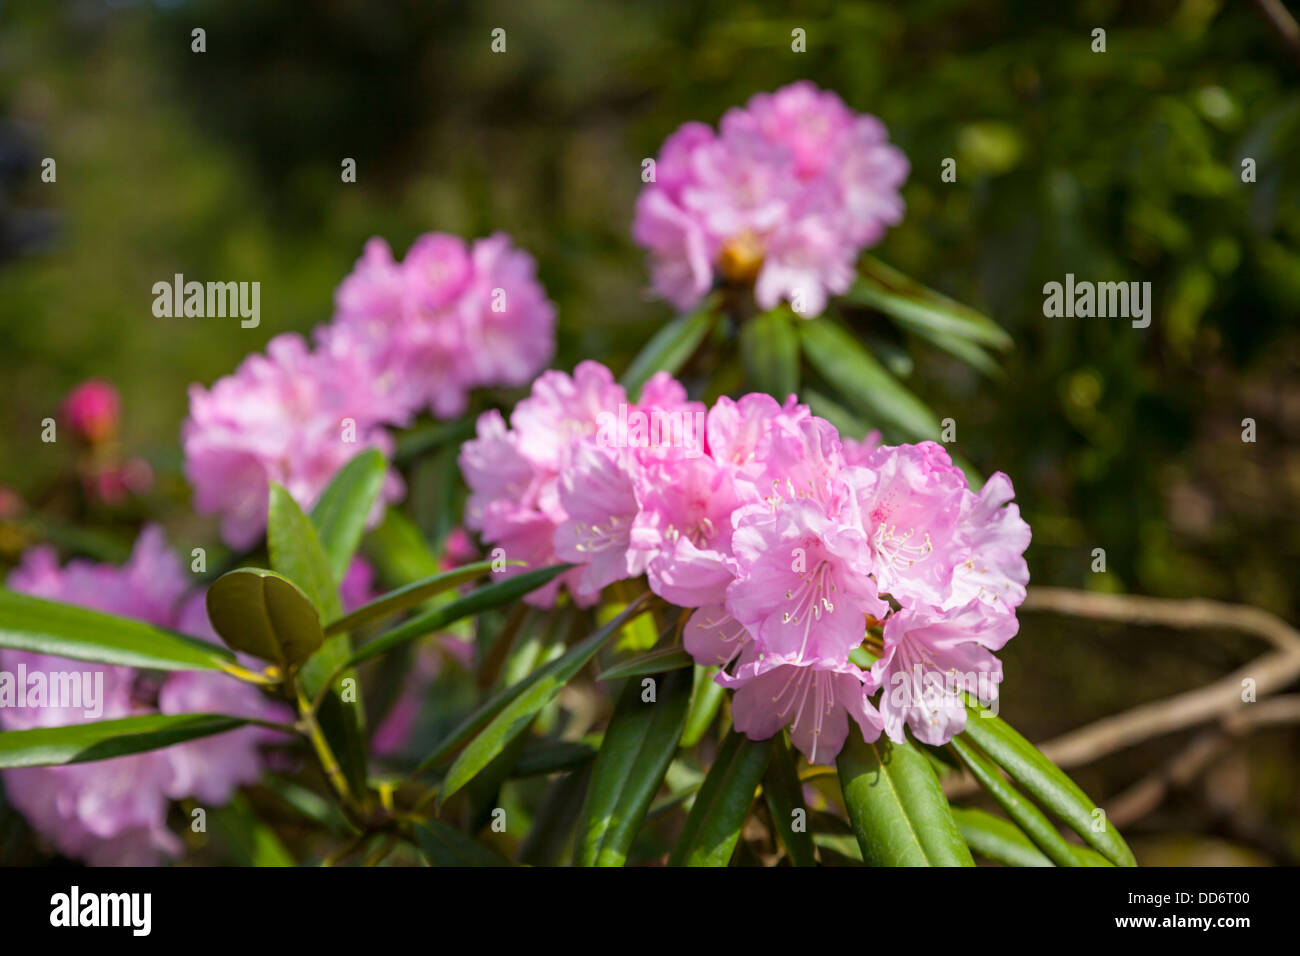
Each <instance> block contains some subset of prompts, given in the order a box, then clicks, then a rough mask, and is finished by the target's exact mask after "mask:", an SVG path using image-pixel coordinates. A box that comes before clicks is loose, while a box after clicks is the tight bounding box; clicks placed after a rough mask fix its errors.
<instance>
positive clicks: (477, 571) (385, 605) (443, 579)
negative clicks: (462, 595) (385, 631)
mask: <svg viewBox="0 0 1300 956" xmlns="http://www.w3.org/2000/svg"><path fill="white" fill-rule="evenodd" d="M491 570H492V562H491V561H476V562H475V563H473V564H467V565H465V566H464V567H461V568H453V569H452V570H450V571H443V572H442V573H440V574H435V575H433V576H432V577H428V578H424V579H423V580H421V581H413V582H411V583H410V584H408V585H406V586H405V587H400V588H397V589H396V590H395V591H389V592H388V593H387V594H382V595H380V596H379V597H377V598H375V599H374V600H373V601H371V602H370V603H369V604H363V605H361V607H359V608H357V609H356V610H355V611H353V612H352V613H351V614H345V615H344V616H343V617H341V618H339V619H338V620H337V621H335V622H334V623H333V624H331V625H330V626H329V627H327V628H325V633H326V634H337V633H339V632H342V631H354V630H356V629H357V628H358V627H362V626H363V625H366V624H373V623H374V622H375V621H380V620H383V619H384V618H386V617H392V616H393V615H394V614H399V613H401V612H402V611H406V610H409V609H410V608H413V607H416V606H417V605H420V604H423V603H424V602H425V601H427V600H429V598H431V597H435V596H437V595H439V594H441V593H443V592H444V591H450V590H451V589H452V588H454V587H459V586H460V585H462V584H464V583H465V582H467V581H473V580H474V579H475V578H478V577H482V576H483V575H485V574H487V573H488V572H490V571H491Z"/></svg>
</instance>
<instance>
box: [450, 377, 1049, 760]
mask: <svg viewBox="0 0 1300 956" xmlns="http://www.w3.org/2000/svg"><path fill="white" fill-rule="evenodd" d="M625 422H626V423H628V426H627V427H625V426H624V423H625ZM696 422H698V423H699V424H700V426H701V427H700V428H698V429H696V428H694V427H692V426H693V424H694V423H696ZM461 468H462V471H463V472H464V475H465V479H466V481H467V483H468V484H469V487H470V491H471V496H470V500H469V505H468V508H467V515H466V520H467V524H468V525H469V527H470V528H471V529H472V530H475V531H477V532H479V533H480V534H481V535H482V536H483V538H484V540H485V541H486V542H487V543H489V544H490V545H493V546H496V547H499V548H501V549H503V551H504V554H505V556H506V557H507V558H509V559H514V560H522V561H526V562H527V563H528V564H529V565H533V566H539V565H544V564H549V563H553V562H555V561H567V562H573V563H574V564H575V565H577V566H576V567H575V568H573V569H572V570H570V571H568V572H566V573H565V574H564V575H563V576H562V577H561V578H559V579H557V580H556V581H554V582H552V583H551V584H550V585H548V586H547V587H546V588H543V589H541V590H538V591H535V592H533V593H532V594H531V595H529V597H528V600H529V601H530V602H532V603H534V604H537V605H542V606H546V605H549V604H551V603H553V602H554V601H555V600H556V597H557V593H558V589H559V588H560V587H561V586H562V585H567V587H568V588H569V590H570V591H571V592H572V595H573V597H574V599H575V600H576V601H577V602H578V603H579V604H584V605H585V604H591V603H594V602H595V601H596V599H597V597H598V595H599V593H600V590H601V588H602V587H604V586H605V585H607V584H609V583H611V582H613V581H616V580H619V579H624V578H633V577H637V576H639V575H641V574H644V575H645V576H646V579H647V581H648V584H649V587H650V589H651V590H653V591H654V593H656V594H658V595H659V596H660V597H662V598H663V599H664V600H666V601H668V602H669V603H672V604H675V605H678V606H680V607H683V608H691V609H694V611H693V613H692V614H691V616H690V619H689V621H688V623H687V624H686V628H685V634H684V643H685V647H686V650H687V651H689V652H690V654H691V655H692V656H693V657H694V658H695V660H696V661H697V662H698V663H700V664H702V665H708V666H716V667H718V668H720V670H719V673H718V676H717V680H718V682H719V683H721V684H723V685H724V686H727V687H731V688H734V690H735V696H734V699H733V718H734V722H735V726H736V728H737V729H738V730H740V731H742V732H744V733H745V734H747V735H748V736H750V737H752V738H754V739H764V738H767V737H770V736H771V735H772V734H774V733H776V732H777V730H779V729H780V728H781V727H783V726H789V728H790V732H791V736H792V739H793V740H794V742H795V743H796V745H797V746H798V747H799V749H800V750H801V751H802V752H803V753H804V754H805V755H806V756H807V757H808V759H809V760H811V761H813V762H817V763H829V762H831V761H832V760H833V759H834V758H835V756H836V755H837V754H838V752H839V750H840V748H841V747H842V746H843V743H844V740H845V738H846V735H847V734H848V733H849V730H850V722H849V718H850V717H851V718H852V719H853V722H854V723H855V724H856V726H857V727H858V728H859V730H860V732H861V733H862V734H863V736H864V738H865V739H867V740H874V739H875V738H876V737H877V736H879V734H880V733H881V732H882V731H883V732H884V733H886V734H887V735H888V736H889V737H890V738H891V739H893V740H895V741H902V740H903V739H904V727H905V726H906V727H909V728H911V731H912V733H913V735H915V736H916V738H917V739H919V740H921V741H924V742H926V743H935V744H937V743H943V742H946V741H947V740H948V739H950V738H951V737H952V735H953V734H954V733H957V732H959V731H960V730H961V729H962V728H963V727H964V722H965V707H964V703H963V700H964V698H963V693H965V692H970V693H974V694H976V695H978V696H980V697H982V698H984V699H989V698H991V697H993V696H995V694H996V686H997V684H998V682H1000V681H1001V679H1002V673H1001V667H1000V665H999V664H998V661H997V658H996V657H995V656H994V652H995V651H997V650H998V649H1000V648H1001V647H1002V646H1003V645H1004V644H1005V643H1006V642H1007V641H1008V640H1009V639H1010V638H1011V637H1012V636H1014V634H1015V633H1016V629H1017V622H1016V616H1015V608H1016V607H1017V606H1018V605H1019V604H1020V602H1021V601H1022V600H1023V599H1024V595H1025V585H1026V584H1027V582H1028V569H1027V566H1026V564H1025V560H1024V557H1023V555H1024V551H1025V549H1026V547H1027V546H1028V544H1029V527H1028V525H1027V524H1026V523H1025V522H1024V521H1023V520H1022V519H1021V518H1020V514H1019V510H1018V508H1017V507H1016V505H1015V504H1013V503H1011V499H1012V497H1013V491H1012V488H1011V482H1010V481H1009V480H1008V479H1007V477H1006V476H1005V475H1002V474H1000V473H999V474H995V475H994V476H993V477H992V478H990V479H989V481H988V482H987V483H986V484H985V485H984V487H983V489H982V490H980V491H978V492H976V491H973V490H972V489H971V488H970V487H969V486H968V484H967V481H966V477H965V475H964V474H963V473H962V471H961V470H960V469H959V468H957V467H956V466H954V465H953V463H952V461H951V459H950V458H949V456H948V454H947V452H945V451H944V450H943V448H942V447H941V446H939V445H937V444H935V443H933V442H922V443H921V444H917V445H900V446H896V447H889V446H880V445H878V444H877V438H876V436H873V437H872V438H870V439H868V440H866V441H863V442H846V441H844V440H842V439H841V438H840V436H839V434H838V432H837V431H836V429H835V428H834V427H833V426H832V425H831V424H830V423H829V422H827V421H825V420H824V419H821V418H818V417H816V416H814V415H812V414H811V412H810V411H809V410H808V408H807V407H806V406H803V405H800V404H798V402H797V401H796V399H795V398H794V396H791V397H790V398H789V399H788V400H787V401H786V402H785V403H784V404H779V403H778V402H776V401H775V400H774V399H772V398H771V397H770V396H767V395H764V394H751V395H745V396H744V397H742V398H740V399H739V400H735V401H733V400H732V399H730V398H725V397H724V398H720V399H718V401H717V402H716V404H714V406H713V407H712V408H710V409H707V410H706V409H705V408H704V406H702V405H701V404H700V403H698V402H691V401H688V400H687V397H686V392H685V389H684V388H683V387H682V386H681V385H680V384H679V383H677V382H675V381H674V380H672V379H671V378H670V377H669V376H667V375H666V374H663V373H660V374H659V375H658V376H656V377H655V378H654V379H652V380H651V381H650V382H649V383H647V385H646V387H645V389H644V393H643V395H642V397H641V399H640V400H639V401H638V402H636V403H630V402H629V401H628V397H627V395H626V394H625V392H624V390H623V388H622V387H621V386H619V385H618V384H617V383H616V382H615V381H614V378H613V376H612V375H611V374H610V372H609V370H608V369H606V368H605V367H604V366H602V365H600V364H598V363H596V362H584V363H582V364H581V365H579V366H578V367H577V368H576V369H575V370H574V373H573V376H572V377H570V376H568V375H565V374H564V373H562V372H547V373H546V374H545V375H543V376H542V377H541V378H540V379H539V380H538V381H537V383H536V384H535V386H534V388H533V392H532V395H531V396H530V397H529V398H527V399H525V400H524V401H521V402H520V403H519V405H518V406H517V407H516V408H515V410H514V413H513V414H512V415H511V417H510V422H509V425H508V426H507V423H506V422H505V420H504V419H503V418H502V416H501V415H500V414H499V413H498V412H495V411H493V412H489V413H487V414H485V415H483V416H482V417H481V418H480V419H479V422H478V435H477V437H476V438H475V439H473V440H471V441H469V442H467V443H466V444H465V446H464V448H463V449H462V453H461ZM864 639H865V640H866V642H867V643H866V645H865V649H867V650H869V651H872V652H874V654H875V656H876V658H877V659H876V661H875V663H874V664H873V665H872V666H870V667H869V668H867V669H864V668H862V667H859V666H858V665H857V664H856V663H854V662H853V661H851V660H850V654H852V653H853V652H854V651H855V650H857V649H858V648H859V647H863V645H864ZM878 692H879V696H878V697H877V696H876V695H877V693H878ZM873 698H874V700H873Z"/></svg>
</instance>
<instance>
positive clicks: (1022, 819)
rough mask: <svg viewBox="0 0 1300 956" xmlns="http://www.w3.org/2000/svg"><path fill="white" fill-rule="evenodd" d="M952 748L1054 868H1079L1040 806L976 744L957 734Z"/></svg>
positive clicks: (1062, 838)
mask: <svg viewBox="0 0 1300 956" xmlns="http://www.w3.org/2000/svg"><path fill="white" fill-rule="evenodd" d="M952 746H953V749H954V750H956V751H957V754H958V756H960V757H961V759H962V762H963V763H964V764H966V767H967V768H968V769H969V770H970V772H971V775H972V776H974V777H975V779H976V780H977V781H979V784H980V786H982V787H983V788H984V789H985V790H987V791H988V792H989V793H990V794H991V795H992V797H993V799H994V800H996V801H997V803H998V806H1000V807H1001V808H1002V809H1003V810H1004V811H1005V812H1006V814H1007V816H1009V817H1010V818H1011V819H1012V820H1014V821H1015V823H1016V825H1017V826H1019V827H1020V829H1021V830H1022V831H1024V833H1025V835H1026V836H1028V837H1029V839H1031V840H1032V841H1033V842H1034V845H1035V846H1037V847H1038V848H1039V849H1040V850H1042V851H1043V853H1045V854H1046V855H1047V857H1048V859H1050V860H1051V861H1052V863H1053V865H1055V866H1077V865H1078V864H1077V861H1076V860H1075V858H1074V854H1073V853H1072V852H1070V844H1068V843H1066V842H1065V838H1064V837H1063V836H1061V834H1060V833H1058V832H1057V830H1056V827H1054V826H1053V825H1052V821H1051V820H1049V819H1047V817H1045V816H1044V815H1043V812H1042V811H1041V810H1039V809H1038V807H1036V806H1034V805H1033V804H1032V803H1030V802H1029V801H1028V800H1026V799H1025V798H1024V796H1023V795H1022V794H1021V793H1020V792H1019V791H1018V790H1016V788H1015V787H1013V786H1011V784H1009V783H1007V782H1006V781H1005V780H1003V779H1002V775H1001V774H999V773H998V771H997V768H996V767H995V766H993V764H992V762H991V761H989V759H988V758H987V757H985V756H984V755H983V754H982V753H980V752H979V751H978V750H977V749H976V748H975V746H974V744H972V743H970V742H969V741H967V740H965V739H963V737H962V735H960V734H958V735H957V736H956V737H954V738H953V739H952Z"/></svg>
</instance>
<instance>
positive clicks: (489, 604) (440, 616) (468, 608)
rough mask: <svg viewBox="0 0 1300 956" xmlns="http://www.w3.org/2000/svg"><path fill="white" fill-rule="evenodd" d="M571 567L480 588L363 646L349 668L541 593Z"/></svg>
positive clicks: (529, 573) (540, 571)
mask: <svg viewBox="0 0 1300 956" xmlns="http://www.w3.org/2000/svg"><path fill="white" fill-rule="evenodd" d="M571 567H572V565H569V564H556V565H552V566H550V567H548V568H537V569H536V570H533V571H525V572H524V573H523V574H518V575H515V576H514V577H509V578H506V579H505V580H504V581H497V582H496V583H495V584H489V585H488V586H487V587H483V588H479V589H478V590H477V591H474V592H472V593H470V594H467V595H465V597H463V598H458V599H457V600H455V601H452V602H451V603H450V604H446V605H443V606H442V607H439V608H435V609H434V610H432V611H429V612H427V613H425V614H421V615H419V616H417V617H414V618H412V619H411V620H409V621H406V622H405V623H403V624H401V625H399V626H397V627H395V628H393V629H392V630H391V631H387V632H385V633H384V634H381V635H379V637H377V638H375V639H374V640H373V641H370V642H369V643H366V644H362V645H361V646H360V647H359V648H357V649H356V650H355V651H354V652H353V653H352V656H351V658H350V659H349V660H348V665H349V666H351V665H353V664H360V663H361V662H362V661H368V660H370V658H372V657H376V656H378V655H380V654H386V653H387V652H388V651H391V650H392V649H393V648H395V647H400V646H401V645H403V644H408V643H410V642H411V641H414V640H416V639H417V638H420V637H424V636H425V635H426V634H432V633H433V632H434V631H439V630H442V629H443V628H445V627H446V626H447V625H449V624H452V623H454V622H456V621H459V620H460V619H461V618H464V617H472V616H473V615H475V614H481V613H483V612H484V611H486V610H489V609H490V608H494V607H500V606H501V605H503V604H509V603H511V602H512V601H517V600H518V599H519V598H521V597H523V596H524V595H525V594H527V593H528V592H529V591H535V590H537V588H539V587H541V586H542V585H544V584H546V583H547V582H548V581H550V580H551V579H553V578H555V577H557V576H558V575H561V574H563V573H564V572H565V571H567V570H569V568H571Z"/></svg>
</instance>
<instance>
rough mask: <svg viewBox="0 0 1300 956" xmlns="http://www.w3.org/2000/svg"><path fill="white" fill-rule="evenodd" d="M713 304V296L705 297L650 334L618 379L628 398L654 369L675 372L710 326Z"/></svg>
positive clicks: (638, 390) (695, 347) (655, 370)
mask: <svg viewBox="0 0 1300 956" xmlns="http://www.w3.org/2000/svg"><path fill="white" fill-rule="evenodd" d="M715 305H716V299H715V297H714V296H709V297H707V298H706V299H705V300H704V301H703V302H702V303H700V306H699V307H698V308H697V309H696V310H695V311H694V312H688V313H686V314H684V315H679V316H678V317H677V318H675V319H673V320H672V321H671V322H669V323H668V324H667V325H665V326H664V327H663V328H661V329H660V330H659V331H658V332H656V333H655V334H654V336H653V337H652V338H651V339H650V341H649V342H647V343H646V345H645V348H643V349H642V350H641V352H640V354H638V355H637V357H636V358H634V359H633V360H632V364H631V365H629V366H628V368H627V371H626V372H624V373H623V377H622V379H620V381H621V383H622V385H623V387H624V388H626V389H627V393H628V396H629V397H633V396H636V395H639V394H640V392H641V386H642V385H644V384H645V383H646V382H647V381H649V379H650V377H651V376H652V375H654V374H655V372H661V371H662V372H668V373H670V374H673V375H675V374H677V371H678V369H680V368H681V367H682V366H683V365H685V364H686V362H687V360H688V359H689V358H690V357H691V356H692V355H694V354H695V350H696V349H697V348H699V347H700V343H701V342H703V341H704V336H705V335H707V334H708V332H709V328H710V327H711V326H712V325H713V310H714V307H715Z"/></svg>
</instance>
